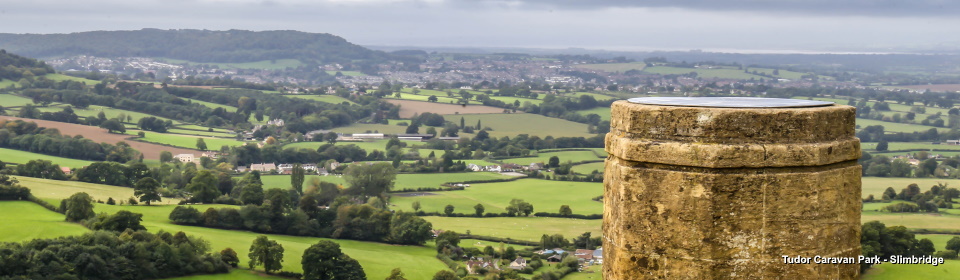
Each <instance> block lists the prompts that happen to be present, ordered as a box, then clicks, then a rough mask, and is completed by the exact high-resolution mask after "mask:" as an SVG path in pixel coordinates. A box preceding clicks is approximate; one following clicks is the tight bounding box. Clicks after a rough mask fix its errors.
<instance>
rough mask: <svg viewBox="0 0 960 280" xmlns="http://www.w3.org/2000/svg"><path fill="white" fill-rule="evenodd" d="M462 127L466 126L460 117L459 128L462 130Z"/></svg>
mask: <svg viewBox="0 0 960 280" xmlns="http://www.w3.org/2000/svg"><path fill="white" fill-rule="evenodd" d="M464 127H467V124H466V122H464V119H463V117H460V128H464Z"/></svg>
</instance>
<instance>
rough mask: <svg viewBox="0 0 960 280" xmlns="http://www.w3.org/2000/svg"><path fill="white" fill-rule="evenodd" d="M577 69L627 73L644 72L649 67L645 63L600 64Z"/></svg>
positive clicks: (586, 65) (580, 66) (578, 66)
mask: <svg viewBox="0 0 960 280" xmlns="http://www.w3.org/2000/svg"><path fill="white" fill-rule="evenodd" d="M576 67H577V68H587V69H594V70H603V71H607V72H626V71H630V70H643V68H646V67H647V64H646V63H644V62H630V63H598V64H581V65H577V66H576Z"/></svg>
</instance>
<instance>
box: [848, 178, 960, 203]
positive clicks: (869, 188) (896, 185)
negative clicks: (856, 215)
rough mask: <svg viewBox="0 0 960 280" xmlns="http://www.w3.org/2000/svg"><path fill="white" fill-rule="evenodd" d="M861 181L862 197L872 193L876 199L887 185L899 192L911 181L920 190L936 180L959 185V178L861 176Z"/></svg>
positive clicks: (951, 185) (934, 183)
mask: <svg viewBox="0 0 960 280" xmlns="http://www.w3.org/2000/svg"><path fill="white" fill-rule="evenodd" d="M861 181H862V182H863V193H862V195H863V197H867V196H868V195H871V194H872V195H873V197H874V198H876V199H880V198H881V197H883V191H884V190H886V189H887V188H888V187H893V189H894V190H896V191H897V192H898V193H899V192H900V190H901V189H903V188H906V187H907V185H910V184H912V183H917V185H919V186H920V191H921V192H925V191H927V190H929V189H930V187H931V186H934V185H936V184H937V183H938V182H940V183H946V184H947V185H948V186H949V187H954V188H957V187H960V180H957V179H939V178H884V177H863V179H862V180H861Z"/></svg>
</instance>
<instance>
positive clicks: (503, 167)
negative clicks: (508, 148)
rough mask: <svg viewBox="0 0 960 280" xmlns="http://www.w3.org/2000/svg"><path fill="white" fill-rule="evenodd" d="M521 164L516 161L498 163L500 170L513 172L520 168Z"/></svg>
mask: <svg viewBox="0 0 960 280" xmlns="http://www.w3.org/2000/svg"><path fill="white" fill-rule="evenodd" d="M520 169H521V166H520V165H519V164H516V163H505V164H503V165H500V172H514V171H517V170H520Z"/></svg>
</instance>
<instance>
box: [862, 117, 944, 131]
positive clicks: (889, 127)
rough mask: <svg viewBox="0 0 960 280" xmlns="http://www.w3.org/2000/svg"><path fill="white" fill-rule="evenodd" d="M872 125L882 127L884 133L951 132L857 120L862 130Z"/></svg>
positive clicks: (923, 126) (919, 125)
mask: <svg viewBox="0 0 960 280" xmlns="http://www.w3.org/2000/svg"><path fill="white" fill-rule="evenodd" d="M871 125H882V126H883V131H887V132H906V133H911V132H914V131H919V132H924V131H927V130H930V129H931V128H936V129H937V130H938V131H939V132H940V133H945V132H948V131H950V129H949V128H945V127H934V126H929V125H921V124H912V123H895V122H885V121H878V120H871V119H863V118H857V126H859V127H860V128H864V127H867V126H871Z"/></svg>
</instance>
